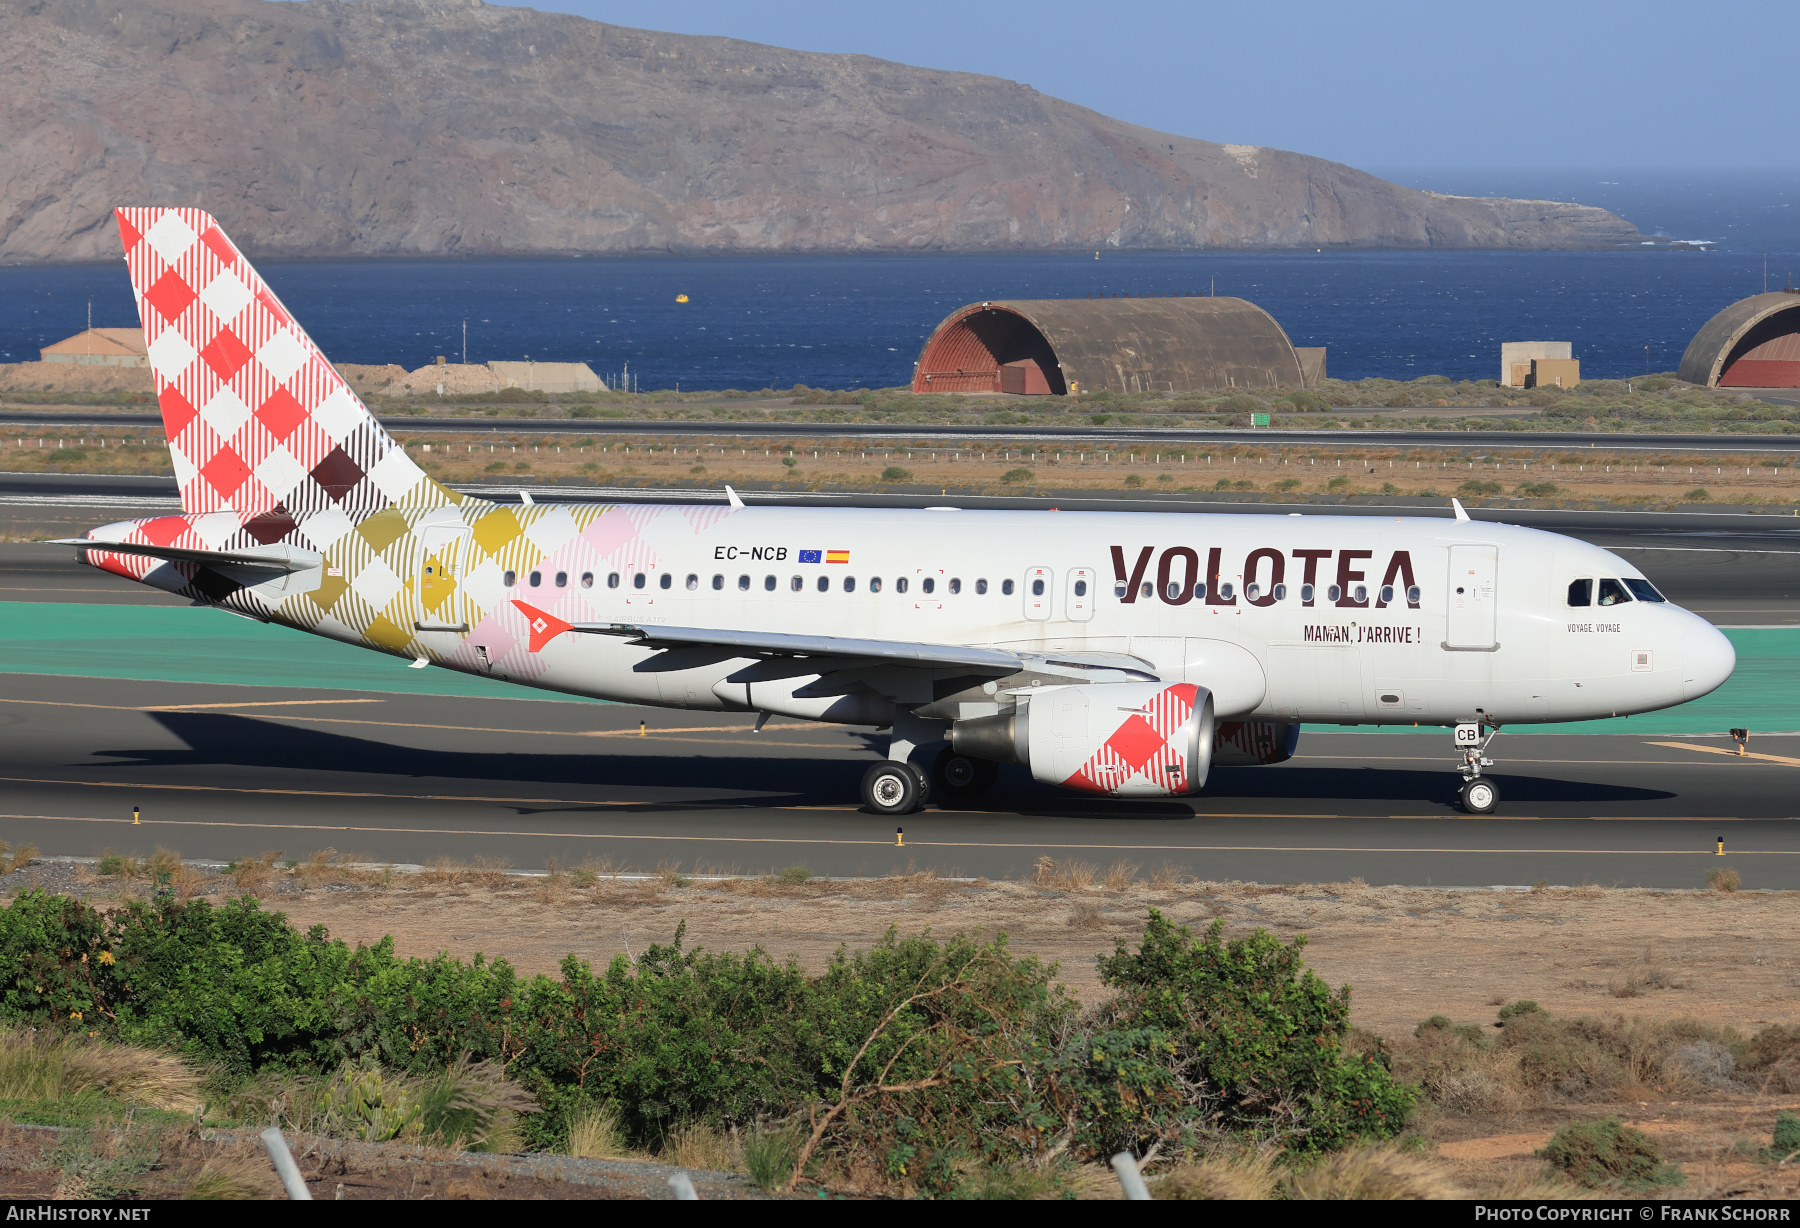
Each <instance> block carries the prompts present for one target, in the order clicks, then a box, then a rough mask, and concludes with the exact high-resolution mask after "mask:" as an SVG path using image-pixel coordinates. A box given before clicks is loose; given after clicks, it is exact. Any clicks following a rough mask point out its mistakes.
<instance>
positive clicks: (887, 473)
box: [881, 465, 913, 482]
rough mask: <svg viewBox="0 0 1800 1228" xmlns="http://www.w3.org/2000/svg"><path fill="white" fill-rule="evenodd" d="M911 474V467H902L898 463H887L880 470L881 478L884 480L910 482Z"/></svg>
mask: <svg viewBox="0 0 1800 1228" xmlns="http://www.w3.org/2000/svg"><path fill="white" fill-rule="evenodd" d="M912 475H913V472H912V470H911V469H902V468H901V467H900V466H899V465H889V466H888V467H887V468H886V469H883V470H882V471H881V480H882V481H884V482H910V481H912Z"/></svg>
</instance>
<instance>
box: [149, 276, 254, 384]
mask: <svg viewBox="0 0 1800 1228" xmlns="http://www.w3.org/2000/svg"><path fill="white" fill-rule="evenodd" d="M158 284H161V283H158ZM200 357H201V358H203V359H205V360H206V365H207V366H209V367H211V368H212V369H213V371H214V373H215V374H217V375H218V377H219V378H220V379H221V380H223V381H225V382H226V383H230V382H231V377H232V376H234V375H236V374H237V373H238V372H239V371H241V370H243V368H244V364H245V363H247V362H249V361H250V347H249V346H247V345H245V344H244V343H243V342H242V341H239V340H238V337H237V334H236V333H234V332H232V331H231V330H230V329H229V328H221V329H220V330H219V335H218V336H216V337H214V338H213V339H212V340H211V341H208V342H207V343H206V348H205V349H203V350H201V351H200Z"/></svg>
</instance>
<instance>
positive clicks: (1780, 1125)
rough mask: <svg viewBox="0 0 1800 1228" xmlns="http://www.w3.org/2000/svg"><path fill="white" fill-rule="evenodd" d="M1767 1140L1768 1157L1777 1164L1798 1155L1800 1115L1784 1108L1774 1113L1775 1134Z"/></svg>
mask: <svg viewBox="0 0 1800 1228" xmlns="http://www.w3.org/2000/svg"><path fill="white" fill-rule="evenodd" d="M1769 1141H1770V1144H1771V1146H1770V1148H1769V1159H1771V1160H1774V1161H1775V1162H1776V1163H1777V1164H1780V1163H1785V1162H1786V1161H1788V1160H1791V1159H1793V1157H1794V1156H1796V1155H1800V1117H1796V1116H1795V1115H1794V1114H1792V1113H1790V1112H1788V1111H1787V1110H1785V1109H1783V1110H1782V1111H1781V1112H1779V1113H1777V1114H1775V1134H1774V1137H1773V1138H1771V1139H1770V1140H1769Z"/></svg>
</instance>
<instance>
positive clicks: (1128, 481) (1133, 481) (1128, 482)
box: [1125, 473, 1144, 490]
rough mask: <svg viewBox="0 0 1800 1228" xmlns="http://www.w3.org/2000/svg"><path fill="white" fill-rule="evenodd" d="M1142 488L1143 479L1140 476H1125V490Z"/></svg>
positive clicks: (1131, 474) (1133, 474)
mask: <svg viewBox="0 0 1800 1228" xmlns="http://www.w3.org/2000/svg"><path fill="white" fill-rule="evenodd" d="M1143 488H1144V479H1143V477H1142V476H1141V475H1139V474H1135V473H1128V474H1126V475H1125V489H1127V490H1142V489H1143Z"/></svg>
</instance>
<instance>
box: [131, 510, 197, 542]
mask: <svg viewBox="0 0 1800 1228" xmlns="http://www.w3.org/2000/svg"><path fill="white" fill-rule="evenodd" d="M187 531H188V522H187V521H185V520H183V519H182V518H181V517H179V516H158V517H157V518H156V519H155V520H146V521H144V522H142V523H141V524H139V525H138V534H139V535H140V536H141V537H143V539H144V540H145V541H146V542H149V543H150V544H151V545H152V546H167V545H169V544H170V543H171V542H173V541H175V540H176V539H177V538H179V537H180V536H181V535H182V534H183V533H186V532H187Z"/></svg>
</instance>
